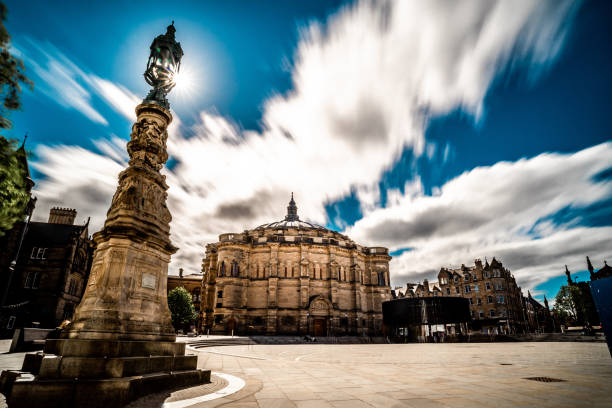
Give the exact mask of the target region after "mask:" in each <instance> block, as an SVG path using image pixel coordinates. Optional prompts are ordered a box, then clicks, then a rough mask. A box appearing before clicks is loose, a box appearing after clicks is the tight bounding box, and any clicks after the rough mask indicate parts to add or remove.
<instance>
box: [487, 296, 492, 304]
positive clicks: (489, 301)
mask: <svg viewBox="0 0 612 408" xmlns="http://www.w3.org/2000/svg"><path fill="white" fill-rule="evenodd" d="M487 303H489V304H491V303H493V296H487Z"/></svg>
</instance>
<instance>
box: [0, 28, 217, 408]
mask: <svg viewBox="0 0 612 408" xmlns="http://www.w3.org/2000/svg"><path fill="white" fill-rule="evenodd" d="M174 33H175V29H174V24H173V25H171V26H169V27H168V30H167V32H166V34H163V35H160V36H157V37H156V38H155V40H154V41H153V43H152V44H151V47H150V49H151V55H150V57H149V62H148V64H147V71H146V72H145V78H146V80H147V82H148V83H149V84H150V85H152V86H153V89H152V90H151V92H150V93H149V95H148V96H147V98H146V99H145V100H144V101H143V103H141V104H140V105H138V106H137V107H136V116H137V119H136V123H135V124H134V126H133V127H132V133H131V135H130V141H129V142H128V144H127V150H128V153H129V156H130V161H129V165H128V168H127V169H125V170H124V171H122V172H121V173H120V174H119V185H118V187H117V191H116V192H115V195H114V196H113V200H112V202H111V206H110V209H109V210H108V213H107V215H106V222H105V223H104V228H103V229H102V231H100V232H98V233H96V234H94V240H95V242H96V245H97V247H96V251H95V253H94V259H93V263H92V270H91V274H90V277H89V281H88V282H87V288H86V290H85V294H84V295H83V299H82V300H81V303H80V304H79V306H78V307H77V310H76V311H75V316H74V319H73V322H72V323H71V324H70V325H69V326H68V327H67V329H66V330H64V331H63V332H62V334H61V338H60V339H49V340H46V342H45V347H44V352H42V353H37V354H28V355H26V357H25V359H24V363H23V370H22V371H20V372H16V373H8V374H5V373H4V372H3V374H2V378H0V383H1V384H4V385H7V384H8V385H7V386H5V387H4V388H5V389H7V390H9V391H8V393H7V394H6V396H7V401H8V404H9V405H10V406H11V407H31V406H47V405H49V404H51V405H53V406H59V405H61V406H74V407H87V408H92V407H120V406H123V405H125V404H126V403H128V402H129V401H130V400H132V399H134V398H136V397H139V396H142V395H145V394H148V393H150V392H158V391H159V390H160V389H163V388H167V387H176V386H186V385H191V384H201V383H205V382H209V381H210V370H198V369H197V368H196V367H197V356H187V355H185V343H177V342H175V340H176V337H175V334H174V328H173V327H172V321H171V317H170V311H169V309H168V300H167V299H168V298H167V293H166V286H167V280H168V263H169V262H170V256H171V255H172V254H173V253H174V252H176V248H175V247H174V246H172V244H171V242H170V226H169V223H170V220H171V219H172V217H171V216H170V212H169V211H168V208H167V207H166V198H167V193H166V190H168V185H167V184H166V181H165V177H164V176H163V175H162V174H160V170H161V168H162V167H163V165H164V164H165V163H166V160H168V153H167V152H166V141H167V139H168V132H167V128H168V125H169V124H170V122H171V121H172V115H171V114H170V111H169V106H168V101H167V99H166V94H167V93H168V92H169V91H170V89H172V87H173V86H174V80H173V78H174V75H175V74H176V73H178V68H179V66H180V58H181V57H182V55H183V51H182V49H181V47H180V44H179V43H177V42H176V41H175V39H174ZM24 371H28V372H31V373H32V375H28V376H25V375H24V373H23V372H24ZM54 401H55V402H54ZM58 401H59V402H58Z"/></svg>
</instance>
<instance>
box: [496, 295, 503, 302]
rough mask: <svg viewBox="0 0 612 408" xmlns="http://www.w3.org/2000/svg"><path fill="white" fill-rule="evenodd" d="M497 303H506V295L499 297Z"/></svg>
mask: <svg viewBox="0 0 612 408" xmlns="http://www.w3.org/2000/svg"><path fill="white" fill-rule="evenodd" d="M497 303H504V295H497Z"/></svg>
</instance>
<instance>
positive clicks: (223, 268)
mask: <svg viewBox="0 0 612 408" xmlns="http://www.w3.org/2000/svg"><path fill="white" fill-rule="evenodd" d="M219 276H225V262H221V265H219Z"/></svg>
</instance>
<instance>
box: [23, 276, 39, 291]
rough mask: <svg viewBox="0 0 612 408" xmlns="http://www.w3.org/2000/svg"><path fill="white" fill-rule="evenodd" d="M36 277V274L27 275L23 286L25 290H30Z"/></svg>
mask: <svg viewBox="0 0 612 408" xmlns="http://www.w3.org/2000/svg"><path fill="white" fill-rule="evenodd" d="M34 275H36V272H28V274H27V275H26V279H25V283H24V284H23V287H24V288H28V289H29V288H31V287H32V282H33V281H34Z"/></svg>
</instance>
